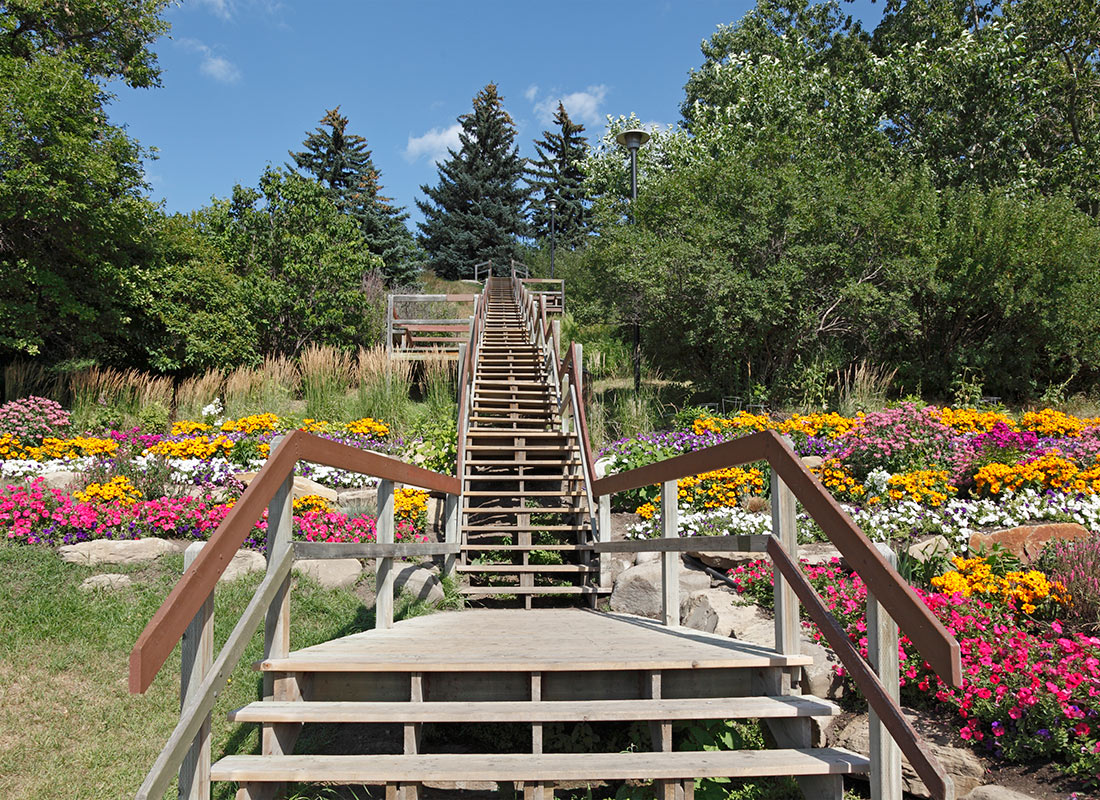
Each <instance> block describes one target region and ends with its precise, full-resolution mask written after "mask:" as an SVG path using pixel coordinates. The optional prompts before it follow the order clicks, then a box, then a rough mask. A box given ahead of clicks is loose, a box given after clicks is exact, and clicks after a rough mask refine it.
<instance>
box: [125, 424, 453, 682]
mask: <svg viewBox="0 0 1100 800" xmlns="http://www.w3.org/2000/svg"><path fill="white" fill-rule="evenodd" d="M299 461H309V462H312V463H314V464H323V465H325V466H329V467H335V468H337V469H346V470H350V471H353V472H360V473H364V474H367V475H371V476H373V477H377V478H381V479H383V480H389V481H394V482H396V483H405V484H409V485H412V486H418V487H420V488H422V489H428V490H429V491H438V492H445V493H447V494H453V495H457V494H459V493H460V491H461V483H460V481H459V480H458V479H457V478H455V477H453V476H450V475H440V474H439V473H436V472H431V471H429V470H426V469H422V468H420V467H416V466H413V465H412V464H406V463H405V462H403V461H398V460H397V459H395V458H390V457H389V456H384V455H380V454H378V453H372V452H370V451H367V450H360V449H358V448H355V447H351V446H349V445H346V444H341V443H340V442H334V441H331V440H329V439H323V438H321V437H319V436H315V435H313V434H310V433H306V432H305V431H292V432H291V433H290V434H288V435H287V436H286V438H285V439H283V441H282V443H281V444H280V446H279V447H278V448H276V449H275V452H274V454H273V455H272V457H271V458H270V459H269V460H268V462H267V463H266V464H264V466H263V468H262V469H260V472H259V474H258V475H257V476H256V477H255V478H254V479H253V480H252V482H251V483H249V485H248V487H247V488H246V489H245V490H244V493H243V494H242V495H241V497H240V499H239V500H238V501H237V502H236V503H235V504H234V505H233V508H231V509H230V510H229V513H228V514H227V515H226V517H225V519H224V520H222V523H221V524H220V525H219V526H218V528H217V530H216V531H215V532H214V534H213V535H212V536H211V537H210V541H209V542H208V543H207V545H206V547H204V548H203V550H202V552H201V553H200V554H199V556H198V557H197V558H196V559H195V561H194V563H193V564H192V565H191V566H190V567H189V568H188V569H187V570H186V571H184V573H183V576H182V577H181V578H180V579H179V581H178V582H177V583H176V585H175V586H174V587H173V588H172V591H171V592H169V593H168V596H167V597H166V598H165V599H164V602H163V603H162V604H161V606H160V608H159V609H157V612H156V613H155V614H154V615H153V618H152V619H151V620H149V623H148V624H147V625H146V626H145V630H143V631H142V632H141V635H140V636H139V637H138V640H137V643H136V644H135V645H134V649H133V650H132V651H131V652H130V680H129V686H130V691H131V692H133V693H142V692H144V691H145V690H146V689H148V688H149V686H150V684H152V682H153V678H154V677H156V674H157V672H159V671H160V668H161V667H162V666H163V665H164V662H165V661H166V660H167V659H168V656H169V655H170V654H171V652H172V649H173V648H174V647H175V646H176V643H177V642H179V640H180V638H181V637H182V636H183V633H184V631H185V630H186V629H187V626H188V624H189V623H190V622H191V620H192V619H194V617H195V615H196V614H197V613H198V612H199V609H200V608H201V607H202V605H203V603H204V602H205V601H206V598H207V597H209V596H210V594H211V592H213V591H214V587H215V585H216V584H217V582H218V578H220V577H221V575H222V573H223V572H224V571H225V568H226V567H227V566H229V562H230V561H231V560H232V559H233V555H234V554H235V553H236V552H237V550H238V549H239V548H240V547H241V545H242V544H244V540H245V538H246V537H247V536H248V534H249V532H250V531H251V530H252V527H253V525H255V523H256V521H257V520H259V519H260V518H261V517H262V516H263V512H264V509H265V508H266V507H267V506H268V503H270V502H271V499H272V497H274V495H275V492H276V490H278V488H279V487H280V486H281V485H282V484H283V482H284V481H286V479H287V478H288V477H290V475H291V474H292V473H293V471H294V466H295V465H296V464H297V463H298V462H299Z"/></svg>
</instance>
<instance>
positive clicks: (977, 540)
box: [969, 522, 1089, 561]
mask: <svg viewBox="0 0 1100 800" xmlns="http://www.w3.org/2000/svg"><path fill="white" fill-rule="evenodd" d="M1088 536H1089V532H1088V529H1087V528H1085V527H1084V526H1082V525H1078V524H1077V523H1076V522H1048V523H1044V524H1042V525H1021V526H1020V527H1018V528H1007V529H1005V530H1001V531H993V532H992V533H975V534H973V535H971V537H970V543H969V544H970V552H971V553H974V552H977V551H978V550H979V549H980V548H981V547H983V546H984V547H985V548H986V549H988V548H989V547H990V546H991V545H994V544H999V545H1001V546H1002V547H1004V548H1005V549H1006V550H1009V551H1010V552H1011V553H1012V554H1013V555H1014V556H1016V557H1017V558H1019V559H1021V560H1023V561H1034V560H1035V559H1036V558H1038V557H1039V553H1040V551H1041V550H1042V549H1043V545H1044V544H1046V543H1047V542H1050V541H1054V540H1056V539H1058V540H1063V541H1068V540H1074V539H1086V538H1088Z"/></svg>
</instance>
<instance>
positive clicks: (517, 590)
mask: <svg viewBox="0 0 1100 800" xmlns="http://www.w3.org/2000/svg"><path fill="white" fill-rule="evenodd" d="M458 593H459V594H463V595H466V596H467V597H491V596H493V595H498V594H519V595H537V594H545V595H550V594H556V595H564V594H575V595H593V594H600V590H599V588H598V587H595V586H513V585H511V584H509V585H507V586H463V587H461V588H459V590H458ZM610 593H611V590H610V589H608V590H607V591H605V592H603V594H610Z"/></svg>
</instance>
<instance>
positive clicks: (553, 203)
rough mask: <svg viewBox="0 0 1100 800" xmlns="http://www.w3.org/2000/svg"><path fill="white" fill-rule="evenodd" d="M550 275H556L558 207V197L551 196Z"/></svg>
mask: <svg viewBox="0 0 1100 800" xmlns="http://www.w3.org/2000/svg"><path fill="white" fill-rule="evenodd" d="M549 206H550V277H551V278H553V277H554V212H555V211H556V210H557V208H558V198H556V197H551V198H550V202H549Z"/></svg>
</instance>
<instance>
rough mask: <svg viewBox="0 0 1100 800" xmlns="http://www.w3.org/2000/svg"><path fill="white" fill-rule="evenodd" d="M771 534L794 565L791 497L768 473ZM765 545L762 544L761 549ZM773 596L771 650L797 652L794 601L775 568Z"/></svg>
mask: <svg viewBox="0 0 1100 800" xmlns="http://www.w3.org/2000/svg"><path fill="white" fill-rule="evenodd" d="M771 488H772V497H771V507H772V533H773V534H774V535H775V537H776V538H777V539H778V540H779V543H780V544H781V545H783V549H784V550H786V551H787V553H788V554H789V555H790V557H791V559H792V560H793V561H794V562H795V563H797V562H798V526H797V520H796V517H795V498H794V494H792V493H791V490H790V489H789V488H788V487H787V485H786V484H785V483H784V482H783V479H782V478H780V477H779V475H778V474H777V473H775V472H772V485H771ZM766 548H767V545H766V544H765V549H766ZM772 578H773V586H774V589H773V596H774V598H775V649H776V650H778V651H779V652H780V653H789V654H793V653H797V652H798V649H799V641H800V639H801V637H800V624H799V621H798V598H797V597H796V596H795V594H794V590H792V589H791V586H790V584H789V583H787V581H786V580H784V578H783V575H782V574H781V573H780V572H779V569H778V568H774V567H773V569H772Z"/></svg>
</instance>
